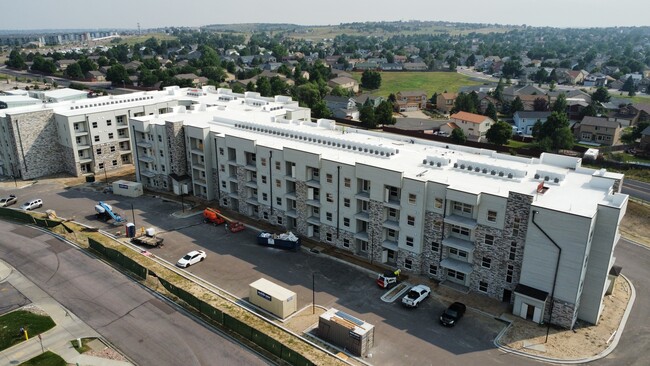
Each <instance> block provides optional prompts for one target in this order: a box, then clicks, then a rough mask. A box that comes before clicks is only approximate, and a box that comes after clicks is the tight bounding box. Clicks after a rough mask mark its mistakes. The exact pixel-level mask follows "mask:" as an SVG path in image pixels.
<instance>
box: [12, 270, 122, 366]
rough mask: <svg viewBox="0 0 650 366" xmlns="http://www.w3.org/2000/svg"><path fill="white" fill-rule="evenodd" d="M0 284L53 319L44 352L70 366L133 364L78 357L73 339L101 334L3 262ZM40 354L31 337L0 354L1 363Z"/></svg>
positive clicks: (85, 356) (19, 361) (43, 340)
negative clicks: (21, 295) (52, 354)
mask: <svg viewBox="0 0 650 366" xmlns="http://www.w3.org/2000/svg"><path fill="white" fill-rule="evenodd" d="M0 282H9V283H10V284H11V285H12V286H13V287H14V288H15V289H16V290H18V291H19V292H20V293H22V294H23V295H24V296H25V297H26V298H28V299H29V300H30V301H31V304H30V305H27V306H28V307H29V306H34V307H38V308H39V309H41V310H43V311H44V312H45V313H47V314H48V315H49V316H50V317H51V318H52V320H54V323H55V324H56V326H55V327H54V328H52V329H50V330H48V331H47V332H45V333H42V334H41V338H42V342H43V349H45V350H49V351H51V352H53V353H56V354H58V355H59V356H61V357H62V358H63V359H64V360H65V361H66V362H67V363H69V364H76V365H79V366H128V365H132V364H131V363H130V362H123V361H116V360H111V359H107V358H101V357H94V356H88V355H84V354H79V353H78V352H77V351H76V350H75V349H74V348H73V347H72V345H71V344H70V341H71V340H73V339H77V338H88V337H95V338H101V336H100V334H99V333H97V332H96V331H95V330H93V329H92V328H90V327H89V326H88V325H87V324H86V323H84V322H83V321H82V320H81V319H79V318H77V317H76V316H75V315H74V314H73V313H71V312H69V311H68V310H67V309H66V308H64V307H63V306H62V305H61V304H59V303H58V302H56V301H55V300H54V299H53V298H52V297H50V296H49V295H48V294H47V293H45V292H44V291H43V290H41V289H40V288H39V287H37V286H36V285H34V284H33V283H32V282H31V281H29V280H28V279H27V278H26V277H25V276H23V275H22V274H21V273H20V272H18V271H16V270H15V269H14V268H12V267H11V266H9V265H8V264H7V263H5V262H4V261H2V260H0ZM41 353H42V348H41V343H40V341H39V339H38V337H36V336H34V337H30V338H29V340H27V341H25V342H22V343H20V344H17V345H15V346H13V347H11V348H8V349H6V350H4V351H2V352H0V364H2V365H17V364H20V363H22V362H25V361H27V360H29V359H31V358H33V357H35V356H38V355H39V354H41Z"/></svg>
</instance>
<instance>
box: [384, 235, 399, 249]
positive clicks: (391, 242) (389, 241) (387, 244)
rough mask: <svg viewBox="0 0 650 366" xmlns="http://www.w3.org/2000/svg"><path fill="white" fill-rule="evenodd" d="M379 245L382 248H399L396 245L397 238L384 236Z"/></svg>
mask: <svg viewBox="0 0 650 366" xmlns="http://www.w3.org/2000/svg"><path fill="white" fill-rule="evenodd" d="M381 247H382V248H384V249H389V250H393V251H397V250H398V249H399V248H398V245H397V238H386V239H385V240H384V241H383V242H381Z"/></svg>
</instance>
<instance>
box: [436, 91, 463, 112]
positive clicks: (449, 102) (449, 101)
mask: <svg viewBox="0 0 650 366" xmlns="http://www.w3.org/2000/svg"><path fill="white" fill-rule="evenodd" d="M457 97H458V94H456V93H440V94H438V96H437V97H436V107H437V108H438V110H439V111H441V112H444V113H449V112H451V110H452V108H454V103H455V102H456V98H457Z"/></svg>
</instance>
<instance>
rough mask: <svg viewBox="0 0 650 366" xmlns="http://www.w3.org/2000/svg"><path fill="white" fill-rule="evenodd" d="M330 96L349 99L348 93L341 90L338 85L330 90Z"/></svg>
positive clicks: (345, 90)
mask: <svg viewBox="0 0 650 366" xmlns="http://www.w3.org/2000/svg"><path fill="white" fill-rule="evenodd" d="M330 94H331V95H333V96H335V97H349V96H350V91H349V90H347V89H343V88H342V87H341V86H340V85H337V86H335V87H334V89H332V91H331V92H330Z"/></svg>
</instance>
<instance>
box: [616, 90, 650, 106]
mask: <svg viewBox="0 0 650 366" xmlns="http://www.w3.org/2000/svg"><path fill="white" fill-rule="evenodd" d="M610 95H611V96H612V98H617V99H629V100H630V102H629V103H642V104H650V96H649V95H635V96H633V97H628V96H627V92H623V95H619V93H616V92H614V93H610Z"/></svg>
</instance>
